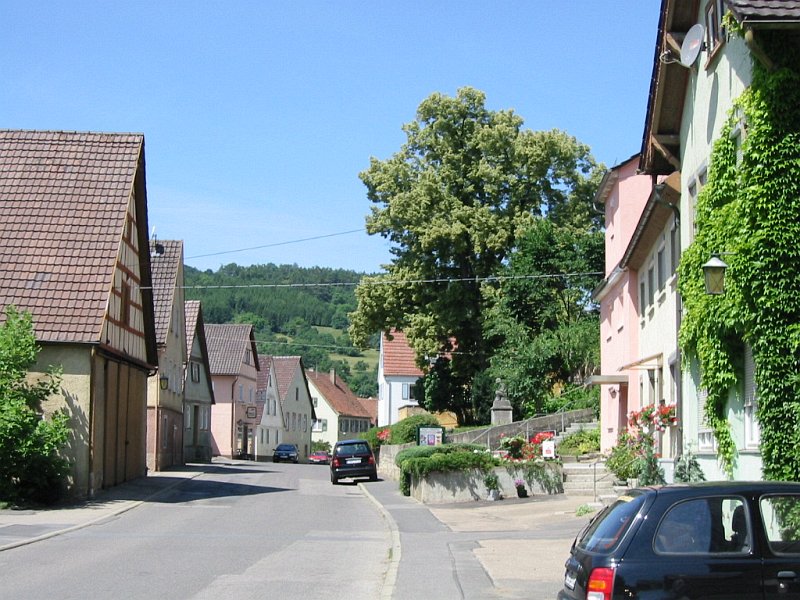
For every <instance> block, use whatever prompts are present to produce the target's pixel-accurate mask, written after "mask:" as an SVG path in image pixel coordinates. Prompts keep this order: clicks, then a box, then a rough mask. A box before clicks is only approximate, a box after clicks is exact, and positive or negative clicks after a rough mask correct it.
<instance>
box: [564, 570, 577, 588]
mask: <svg viewBox="0 0 800 600" xmlns="http://www.w3.org/2000/svg"><path fill="white" fill-rule="evenodd" d="M564 585H565V586H566V588H567V589H568V590H574V589H575V575H573V574H572V573H567V574H566V575H565V576H564Z"/></svg>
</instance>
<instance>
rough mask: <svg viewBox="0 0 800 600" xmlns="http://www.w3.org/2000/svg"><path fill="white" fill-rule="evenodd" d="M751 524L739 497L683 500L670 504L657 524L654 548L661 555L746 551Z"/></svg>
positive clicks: (747, 549) (747, 550)
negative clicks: (671, 505)
mask: <svg viewBox="0 0 800 600" xmlns="http://www.w3.org/2000/svg"><path fill="white" fill-rule="evenodd" d="M750 539H751V536H750V527H749V524H748V519H747V514H746V511H745V503H744V500H743V499H742V498H738V497H719V496H717V497H713V498H698V499H696V500H686V501H684V502H679V503H677V504H675V505H674V506H673V507H671V508H670V509H669V510H668V511H667V513H666V514H665V515H664V518H663V519H661V522H660V523H659V524H658V530H657V531H656V535H655V539H654V541H653V548H654V549H655V551H656V552H658V553H661V554H712V553H720V552H725V553H728V552H742V553H743V552H749V551H750Z"/></svg>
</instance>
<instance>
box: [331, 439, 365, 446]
mask: <svg viewBox="0 0 800 600" xmlns="http://www.w3.org/2000/svg"><path fill="white" fill-rule="evenodd" d="M368 443H369V442H367V440H339V441H338V442H336V445H337V446H344V445H345V444H368Z"/></svg>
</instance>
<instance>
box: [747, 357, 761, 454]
mask: <svg viewBox="0 0 800 600" xmlns="http://www.w3.org/2000/svg"><path fill="white" fill-rule="evenodd" d="M755 375H756V365H755V361H754V359H753V349H752V348H751V347H750V345H749V344H747V345H745V349H744V447H745V448H746V449H747V450H757V449H758V448H759V447H760V445H761V426H760V425H759V423H758V390H757V389H756V381H755Z"/></svg>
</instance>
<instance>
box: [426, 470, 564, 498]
mask: <svg viewBox="0 0 800 600" xmlns="http://www.w3.org/2000/svg"><path fill="white" fill-rule="evenodd" d="M545 468H546V469H547V472H548V473H549V478H550V480H551V482H552V483H551V484H550V485H547V484H543V483H542V482H540V481H536V480H533V479H531V478H530V477H529V476H527V475H526V474H525V472H524V471H523V470H522V469H515V468H514V467H513V466H509V467H496V468H495V469H494V473H495V474H496V475H497V478H498V480H499V484H500V490H501V492H502V495H503V497H505V498H516V496H517V491H516V487H515V486H514V480H515V479H523V480H525V488H526V489H527V491H528V494H532V495H537V494H540V495H550V494H561V493H563V492H564V489H563V486H562V484H561V481H562V475H561V465H560V464H559V463H556V462H551V463H545ZM484 477H485V474H484V473H483V472H482V471H480V470H478V469H471V470H469V471H448V472H445V473H442V472H437V473H429V474H428V475H427V476H425V477H423V478H419V477H412V478H411V496H412V497H413V498H415V499H416V500H418V501H419V502H422V503H424V504H444V503H450V502H470V501H475V500H486V498H487V496H488V490H487V489H486V486H485V485H484V483H483V478H484Z"/></svg>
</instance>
